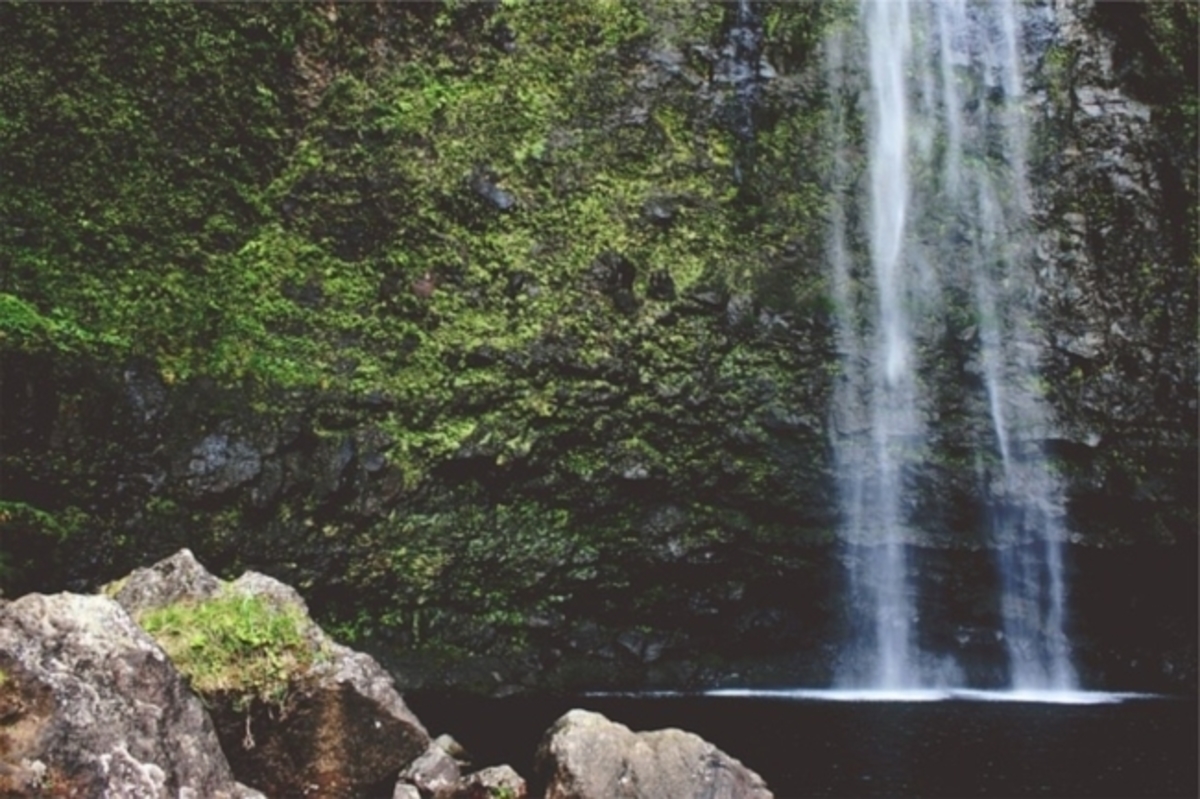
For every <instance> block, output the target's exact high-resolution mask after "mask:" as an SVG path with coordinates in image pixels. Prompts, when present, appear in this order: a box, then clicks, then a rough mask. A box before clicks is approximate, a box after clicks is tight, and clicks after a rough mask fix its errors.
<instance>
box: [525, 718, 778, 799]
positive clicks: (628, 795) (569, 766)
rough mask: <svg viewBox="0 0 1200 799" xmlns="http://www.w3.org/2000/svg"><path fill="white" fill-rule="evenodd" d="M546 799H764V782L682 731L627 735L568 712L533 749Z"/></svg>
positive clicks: (621, 729)
mask: <svg viewBox="0 0 1200 799" xmlns="http://www.w3.org/2000/svg"><path fill="white" fill-rule="evenodd" d="M535 769H536V770H537V773H538V775H539V776H540V777H541V778H542V779H543V780H544V781H545V783H546V794H545V797H546V799H635V798H638V799H661V798H664V797H670V799H769V797H771V796H772V794H771V792H770V791H769V790H767V786H766V783H764V782H763V780H762V778H761V777H759V776H758V775H757V774H755V773H754V772H753V771H751V770H750V769H748V768H746V767H745V766H743V765H742V764H741V763H740V762H738V761H737V760H735V759H734V758H732V757H730V756H729V755H727V754H725V753H724V752H722V751H721V750H719V749H717V748H716V747H715V746H713V745H712V744H711V743H709V742H707V741H705V740H704V739H703V738H700V737H699V736H698V735H694V734H692V733H689V732H684V731H682V730H676V729H667V730H656V731H654V732H641V733H635V732H632V731H631V730H630V729H629V728H628V727H626V726H624V725H622V724H617V723H615V722H612V721H609V720H608V719H607V718H605V717H604V716H602V715H600V714H599V713H592V712H590V711H586V710H572V711H570V712H568V713H567V714H565V715H564V716H563V717H562V718H560V719H559V720H558V721H556V722H555V723H554V726H552V727H551V728H550V729H549V730H548V731H547V732H546V735H545V737H544V738H543V740H542V743H541V745H540V746H539V747H538V752H537V760H536V765H535Z"/></svg>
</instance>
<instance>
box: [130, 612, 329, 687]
mask: <svg viewBox="0 0 1200 799" xmlns="http://www.w3.org/2000/svg"><path fill="white" fill-rule="evenodd" d="M139 622H140V624H141V625H142V627H143V628H144V629H145V630H146V632H148V633H149V634H150V635H151V636H152V637H153V638H154V639H155V640H156V641H157V642H158V644H159V645H160V646H161V647H162V648H163V650H164V651H165V652H166V653H167V655H168V656H169V657H170V658H171V660H172V662H174V664H175V667H176V668H178V669H179V671H180V673H182V674H183V675H184V677H186V678H187V680H188V682H189V683H190V684H191V686H192V688H193V689H195V691H196V692H197V693H199V694H200V695H202V696H206V695H212V694H230V693H232V694H234V695H237V696H238V697H239V699H238V700H237V702H236V703H237V704H241V705H246V704H249V702H251V701H253V700H254V699H259V700H261V701H264V702H268V703H271V704H275V705H282V704H283V703H284V702H285V701H286V699H287V694H288V691H289V688H290V686H291V685H292V681H293V678H294V677H295V676H296V675H299V674H304V673H306V672H307V671H308V670H309V669H310V668H311V667H312V666H313V665H314V664H315V663H316V662H318V660H319V659H320V657H321V656H322V655H321V652H320V651H318V650H317V649H315V648H314V647H313V644H312V643H311V641H309V640H308V639H307V638H306V637H305V635H304V631H305V627H306V625H307V623H308V622H307V621H306V619H305V618H304V617H303V616H302V615H301V614H300V612H299V611H298V610H295V609H291V608H288V609H280V608H278V607H276V606H275V605H273V604H272V603H271V602H269V601H267V600H265V599H263V598H261V597H256V596H238V595H234V594H222V595H220V596H217V597H216V598H214V599H209V600H206V601H204V602H178V603H175V604H173V605H168V606H166V607H164V608H159V609H156V610H152V611H149V612H147V613H145V614H143V615H142V616H141V617H140V619H139Z"/></svg>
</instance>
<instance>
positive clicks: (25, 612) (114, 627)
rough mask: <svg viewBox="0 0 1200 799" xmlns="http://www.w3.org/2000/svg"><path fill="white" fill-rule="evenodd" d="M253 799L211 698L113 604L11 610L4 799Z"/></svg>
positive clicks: (80, 600)
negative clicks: (206, 701)
mask: <svg viewBox="0 0 1200 799" xmlns="http://www.w3.org/2000/svg"><path fill="white" fill-rule="evenodd" d="M43 794H45V795H53V796H81V797H82V796H104V797H110V799H135V798H136V799H143V798H145V799H150V798H151V797H153V798H154V799H158V798H159V797H162V799H166V797H178V798H179V799H206V797H213V798H214V799H222V798H224V799H235V797H236V798H239V799H250V797H259V799H261V797H262V794H260V793H258V792H257V791H252V790H250V789H248V788H245V787H244V786H242V785H239V784H238V783H236V782H235V781H234V777H233V773H232V772H231V770H230V767H229V762H228V761H227V760H226V758H225V755H224V754H223V753H222V751H221V747H220V744H219V743H218V740H217V735H216V733H215V731H214V729H213V725H212V722H211V720H210V719H209V717H208V714H207V713H206V712H205V710H204V706H203V705H202V704H201V703H200V700H199V699H198V698H197V697H196V695H195V694H193V693H192V692H191V691H190V690H189V689H188V687H187V685H186V684H185V683H184V681H183V679H182V677H181V676H180V675H179V673H178V672H177V671H176V670H175V667H174V666H173V665H172V664H171V661H170V660H168V658H167V656H166V655H165V654H164V653H163V651H162V649H160V648H159V647H158V646H157V645H156V644H155V643H154V641H153V640H151V638H150V637H149V636H148V635H147V634H146V633H145V632H144V631H143V630H142V629H141V628H139V627H138V626H137V625H136V624H134V622H133V620H132V619H131V618H130V617H129V614H128V613H126V612H125V610H124V609H123V608H122V607H121V606H120V605H118V604H117V603H116V602H114V601H112V600H111V599H109V598H107V597H103V596H80V595H77V594H54V595H51V596H45V595H42V594H29V595H27V596H24V597H21V598H20V599H18V600H16V601H14V602H8V603H5V604H3V605H0V795H4V796H14V795H15V796H40V795H43Z"/></svg>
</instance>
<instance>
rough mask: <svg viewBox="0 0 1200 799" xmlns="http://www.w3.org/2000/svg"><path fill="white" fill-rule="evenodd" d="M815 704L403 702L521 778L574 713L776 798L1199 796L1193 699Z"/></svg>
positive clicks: (960, 695)
mask: <svg viewBox="0 0 1200 799" xmlns="http://www.w3.org/2000/svg"><path fill="white" fill-rule="evenodd" d="M823 693H826V692H818V691H812V692H797V691H779V692H771V693H770V694H767V695H762V694H761V693H758V694H757V695H722V696H713V695H708V696H682V695H656V696H647V695H641V696H611V695H610V696H576V697H557V698H549V697H541V698H513V699H478V698H461V697H459V698H453V697H444V696H442V697H438V696H430V695H416V696H412V697H410V698H409V699H410V704H411V706H412V708H413V710H414V711H415V712H416V713H417V715H418V716H420V718H421V719H422V721H424V722H425V724H426V726H428V727H429V729H430V732H431V733H434V734H437V733H441V732H451V733H452V734H453V735H454V736H455V737H456V738H457V739H458V740H459V741H460V742H462V743H463V745H464V746H466V747H467V749H468V750H469V751H471V752H472V753H473V754H474V756H475V760H476V763H477V764H478V765H480V766H483V765H491V764H495V763H501V762H506V763H509V764H511V765H512V766H513V767H515V768H516V769H517V770H518V771H519V772H521V773H522V774H523V775H525V776H526V777H527V778H528V777H532V776H533V769H532V765H533V752H534V750H535V749H536V747H537V743H538V741H539V740H540V738H541V735H542V733H543V732H544V731H545V729H546V728H547V727H549V726H550V724H551V723H553V721H554V720H555V719H556V718H557V717H558V716H559V715H561V714H562V713H564V712H565V711H566V710H568V709H570V708H572V707H583V708H587V709H589V710H595V711H598V712H600V713H603V714H605V715H606V716H608V717H609V718H610V719H613V720H614V721H619V722H621V723H623V724H626V725H628V726H630V727H631V728H633V729H635V730H649V729H661V728H664V727H680V728H683V729H686V730H689V731H692V732H695V733H697V734H699V735H701V736H703V737H704V738H706V739H708V740H709V741H712V742H713V743H714V744H716V745H717V746H718V747H720V748H721V749H723V750H724V751H725V752H727V753H729V754H730V755H732V756H734V757H736V758H738V759H739V760H741V761H742V762H743V763H745V764H746V765H747V766H749V767H750V768H752V769H754V770H755V771H757V772H758V773H759V774H761V775H762V776H763V778H764V779H766V781H767V784H768V785H769V786H770V787H771V789H772V790H773V791H774V792H775V795H776V796H777V797H781V798H782V797H882V796H890V797H917V796H920V797H970V796H988V797H1025V796H1042V797H1055V798H1056V799H1059V798H1065V797H1178V796H1187V797H1195V796H1197V746H1198V742H1197V705H1196V700H1195V699H1194V698H1186V699H1185V698H1168V697H1149V696H1146V695H1141V696H1137V695H1117V694H1092V695H1086V694H1084V693H1083V692H1079V694H1078V696H1076V697H1075V701H1074V702H1072V703H1068V702H1067V699H1068V697H1065V696H1064V697H1060V699H1061V700H1062V701H1044V700H1046V699H1048V697H1040V698H1041V699H1042V700H1043V701H1024V700H1022V699H1020V698H1018V697H1016V696H1013V695H1011V694H1007V695H1001V694H999V693H994V692H977V693H978V695H977V696H974V697H972V696H971V695H970V694H971V692H955V695H953V696H946V695H944V694H936V693H935V692H923V695H921V696H913V697H910V698H909V699H906V700H905V701H896V700H895V699H890V700H889V699H887V698H885V697H882V696H873V697H861V696H860V697H858V699H864V698H870V699H874V700H875V701H851V700H853V699H855V698H854V697H851V696H848V695H847V696H842V697H840V698H837V697H832V696H829V695H824V696H822V695H821V694H823ZM1102 698H1103V701H1101V699H1102ZM1118 699H1123V700H1124V701H1118ZM916 700H922V701H916ZM1000 700H1004V701H1000ZM532 795H537V794H532Z"/></svg>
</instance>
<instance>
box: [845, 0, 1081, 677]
mask: <svg viewBox="0 0 1200 799" xmlns="http://www.w3.org/2000/svg"><path fill="white" fill-rule="evenodd" d="M1018 6H1019V4H1018V3H1017V2H1016V0H1005V1H1003V2H994V3H975V2H971V3H968V2H966V1H965V0H941V1H940V2H919V1H918V0H887V1H886V2H881V1H879V0H874V1H873V0H864V2H863V4H862V6H861V20H860V21H861V27H860V29H859V30H856V31H849V30H839V31H835V33H834V34H832V35H831V36H830V37H829V39H828V41H827V42H826V48H825V51H826V73H827V78H828V84H829V87H830V96H831V108H830V115H829V116H830V120H831V122H830V126H829V130H828V134H829V136H830V137H831V140H832V142H833V143H834V158H833V165H832V170H831V183H832V186H833V190H834V197H835V202H834V209H833V212H832V214H831V220H830V236H829V260H830V264H831V294H832V298H833V304H834V307H835V309H836V313H837V320H838V327H837V344H838V350H839V354H840V358H841V374H840V378H839V381H838V383H837V386H836V389H835V408H834V425H833V429H834V432H833V443H834V450H835V453H836V460H837V465H838V471H839V476H840V477H839V488H840V501H841V507H842V515H843V529H842V539H843V540H844V542H845V543H846V556H845V557H846V562H847V575H848V581H849V586H850V601H849V605H850V607H851V609H852V616H853V620H852V626H853V634H852V639H853V640H852V643H851V644H850V645H849V646H848V647H847V656H846V658H845V664H844V667H843V668H842V671H841V674H840V677H839V682H840V683H842V684H843V685H849V686H853V687H860V688H872V689H879V690H908V689H917V688H927V687H938V686H945V685H953V684H955V683H957V682H960V681H961V679H962V677H961V672H960V670H959V668H958V667H957V665H956V664H955V663H954V662H953V660H952V659H951V658H950V657H949V656H948V654H947V653H945V652H927V651H924V650H923V649H922V647H921V646H920V644H919V641H920V637H921V636H920V632H921V627H920V612H919V608H920V607H921V603H920V597H918V596H916V591H917V582H916V581H915V579H914V576H915V575H914V573H913V570H914V568H915V566H914V564H913V563H912V562H911V560H912V558H911V555H912V552H913V546H914V545H915V544H919V543H922V542H923V541H924V537H925V536H926V534H927V533H926V531H925V530H924V525H925V524H926V519H924V518H922V513H921V511H920V509H919V508H920V500H921V497H920V494H919V486H918V483H919V482H920V478H921V475H922V473H923V472H924V471H926V470H928V468H929V465H930V463H931V461H932V459H934V458H936V457H937V455H938V453H937V447H938V446H939V444H938V441H939V438H941V437H943V436H944V435H945V434H944V432H943V431H939V430H937V428H936V426H937V425H938V423H939V420H940V419H939V414H938V413H937V407H936V396H935V395H938V394H939V393H940V394H943V395H944V394H946V393H947V392H958V393H959V394H961V395H963V398H962V402H961V404H962V406H963V407H965V408H968V409H972V408H973V409H976V410H975V411H974V417H969V418H968V419H967V420H966V424H967V427H968V428H970V429H971V430H973V431H974V433H973V435H971V436H967V440H968V441H969V442H970V443H972V444H973V445H974V447H975V455H974V461H975V464H976V467H975V470H976V479H977V481H978V493H979V495H980V496H981V497H982V498H983V499H982V501H981V506H982V513H981V514H980V515H981V517H982V521H981V526H982V527H984V528H985V529H983V530H979V531H959V532H960V533H961V534H962V535H965V536H977V537H983V543H985V544H986V545H987V546H988V547H989V548H990V549H991V550H992V551H994V552H996V553H997V554H996V570H997V585H998V592H997V593H998V595H999V596H998V600H997V601H998V604H999V609H998V615H999V617H1000V618H1001V619H1002V628H1003V629H1001V630H997V631H996V634H997V637H1002V638H1003V640H1004V641H1005V643H1006V646H1007V651H1008V661H1009V663H1008V674H1009V686H1010V687H1011V688H1014V689H1018V690H1068V689H1071V688H1073V687H1074V686H1075V676H1074V672H1073V669H1072V668H1071V665H1070V657H1069V650H1068V646H1067V641H1066V637H1065V634H1064V623H1065V587H1064V581H1063V562H1062V555H1061V541H1062V539H1063V538H1064V537H1065V528H1064V524H1063V500H1062V491H1061V488H1060V485H1059V482H1058V480H1057V478H1056V477H1055V475H1054V473H1053V471H1052V470H1051V469H1050V467H1049V465H1048V463H1047V460H1046V457H1045V455H1044V453H1043V452H1042V449H1041V443H1040V442H1041V441H1043V440H1044V439H1045V438H1046V433H1047V431H1048V429H1049V425H1050V422H1051V418H1050V413H1049V409H1048V408H1047V406H1046V404H1045V402H1044V401H1043V399H1042V397H1041V393H1040V388H1039V380H1038V360H1039V353H1040V344H1039V339H1038V334H1037V329H1036V309H1037V296H1036V286H1035V281H1034V279H1033V277H1034V276H1033V274H1032V268H1031V265H1030V257H1029V256H1030V249H1031V248H1030V246H1029V241H1030V238H1031V234H1030V230H1029V225H1028V217H1029V205H1030V197H1029V187H1028V177H1027V169H1026V163H1027V157H1026V149H1027V145H1026V140H1027V138H1028V135H1027V130H1026V123H1025V119H1024V108H1023V104H1024V96H1023V90H1022V78H1021V41H1020V26H1019V20H1018V16H1017V15H1018V12H1019V7H1018ZM860 48H861V49H863V50H864V52H865V56H863V57H861V58H856V57H854V56H852V55H850V53H851V51H856V50H857V49H860ZM856 92H858V93H861V94H862V100H861V102H860V104H859V105H858V106H855V105H854V104H853V102H852V99H851V98H852V97H853V95H854V94H855V93H856ZM856 112H857V113H860V114H861V115H862V117H863V122H864V123H865V139H866V151H865V154H864V155H861V156H858V160H857V161H854V160H853V159H855V155H856V153H855V147H856V143H855V141H854V139H853V137H852V136H851V132H850V128H851V122H852V121H853V119H854V118H855V117H854V115H855V113H856ZM864 158H865V165H862V164H860V163H859V162H861V161H862V160H863V159H864ZM856 174H861V175H862V177H861V178H859V179H857V180H856V179H855V176H856ZM856 187H861V189H859V190H857V191H856V190H855V189H856ZM860 195H861V196H860ZM850 211H856V212H858V213H857V214H855V213H851V212H850ZM852 219H856V221H855V222H852V221H851V220H852ZM951 328H953V329H956V331H957V332H956V336H955V340H956V341H960V342H963V343H964V346H966V347H968V348H969V350H970V352H969V353H968V355H967V356H965V358H966V360H967V361H968V362H969V369H970V371H971V373H972V374H973V375H975V376H976V377H977V378H978V379H972V380H967V379H958V380H954V379H951V380H947V371H946V366H945V365H944V363H940V362H939V361H938V358H939V348H940V347H941V346H942V344H941V343H940V338H939V337H944V335H945V331H946V330H947V329H951ZM935 384H936V385H935ZM975 417H977V418H975Z"/></svg>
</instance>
